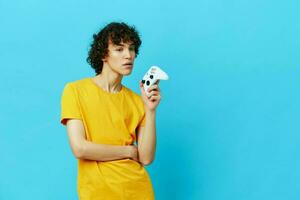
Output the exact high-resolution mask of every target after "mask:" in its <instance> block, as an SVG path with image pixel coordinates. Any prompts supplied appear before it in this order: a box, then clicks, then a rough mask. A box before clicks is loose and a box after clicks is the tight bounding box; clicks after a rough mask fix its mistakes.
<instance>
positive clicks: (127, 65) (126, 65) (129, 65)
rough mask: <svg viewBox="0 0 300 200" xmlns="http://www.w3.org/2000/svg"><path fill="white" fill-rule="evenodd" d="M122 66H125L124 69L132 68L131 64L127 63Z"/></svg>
mask: <svg viewBox="0 0 300 200" xmlns="http://www.w3.org/2000/svg"><path fill="white" fill-rule="evenodd" d="M123 66H125V67H132V66H133V63H131V62H128V63H125V64H123Z"/></svg>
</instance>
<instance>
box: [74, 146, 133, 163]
mask: <svg viewBox="0 0 300 200" xmlns="http://www.w3.org/2000/svg"><path fill="white" fill-rule="evenodd" d="M80 149H81V150H80V154H79V156H77V158H79V159H86V160H96V161H110V160H119V159H124V158H129V157H130V156H129V152H128V147H127V146H118V145H106V144H96V143H93V142H90V141H84V142H83V143H82V144H81V148H80Z"/></svg>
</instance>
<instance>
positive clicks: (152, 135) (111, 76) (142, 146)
mask: <svg viewBox="0 0 300 200" xmlns="http://www.w3.org/2000/svg"><path fill="white" fill-rule="evenodd" d="M108 50H109V52H108V56H107V57H106V58H104V59H103V69H102V72H101V74H99V75H97V76H95V77H92V80H93V81H94V82H95V83H96V84H97V85H98V86H99V87H101V88H102V89H104V90H106V91H107V92H111V93H116V92H119V91H120V90H121V88H122V84H121V82H122V78H123V76H127V75H130V74H131V72H132V70H133V66H134V60H135V57H136V54H135V51H134V46H133V45H132V44H131V43H121V44H120V45H114V44H113V43H111V42H109V46H108ZM128 62H130V63H132V65H129V66H128V65H124V64H125V63H128ZM139 87H140V91H141V97H142V100H143V102H144V108H145V117H146V124H145V126H144V127H138V129H137V146H135V145H129V146H118V145H104V144H96V143H93V142H90V141H87V140H86V138H85V132H84V126H83V123H82V121H81V120H78V119H69V120H68V121H67V132H68V137H69V142H70V146H71V148H72V151H73V153H74V155H75V157H77V158H79V159H89V160H97V161H110V160H118V159H124V158H130V159H133V160H135V161H137V162H140V163H141V164H143V165H150V164H151V163H152V162H153V160H154V157H155V149H156V123H155V120H156V108H157V106H158V105H159V102H160V100H161V95H160V89H159V86H158V85H153V86H152V87H150V88H149V89H148V91H149V92H150V94H151V95H150V96H149V97H148V96H147V95H146V94H145V92H144V89H143V84H142V82H141V81H140V83H139Z"/></svg>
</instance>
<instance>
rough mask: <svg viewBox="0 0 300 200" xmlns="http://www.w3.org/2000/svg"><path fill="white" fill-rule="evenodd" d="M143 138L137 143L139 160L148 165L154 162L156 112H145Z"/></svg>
mask: <svg viewBox="0 0 300 200" xmlns="http://www.w3.org/2000/svg"><path fill="white" fill-rule="evenodd" d="M145 117H146V124H145V129H144V132H143V133H142V134H143V137H142V138H141V140H140V141H139V143H138V151H139V160H140V161H141V162H142V163H144V164H146V165H148V164H150V163H151V162H152V161H153V160H154V156H155V149H156V122H155V120H156V112H155V111H146V116H145Z"/></svg>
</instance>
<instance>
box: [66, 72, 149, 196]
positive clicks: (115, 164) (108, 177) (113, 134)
mask: <svg viewBox="0 0 300 200" xmlns="http://www.w3.org/2000/svg"><path fill="white" fill-rule="evenodd" d="M68 119H81V120H82V122H83V124H84V127H85V133H86V138H87V140H89V141H92V142H94V143H98V144H111V145H130V144H133V143H134V141H135V140H136V130H137V128H138V127H139V126H144V124H145V111H144V105H143V101H142V99H141V97H140V96H139V95H138V94H136V93H135V92H133V91H132V90H130V89H128V88H127V87H125V86H122V89H121V91H119V92H118V93H109V92H107V91H105V90H103V89H102V88H101V87H99V86H98V85H96V83H94V81H93V80H92V79H91V78H83V79H81V80H77V81H74V82H69V83H67V84H66V85H65V88H64V91H63V94H62V98H61V123H62V124H64V125H66V122H67V120H68ZM77 190H78V195H79V198H80V200H104V199H107V200H114V199H116V200H121V199H124V200H125V199H130V200H135V199H137V200H142V199H145V200H150V199H151V200H153V199H154V192H153V188H152V183H151V180H150V177H149V175H148V173H147V171H146V170H145V168H144V166H143V165H141V164H140V163H138V162H136V161H134V160H132V159H121V160H113V161H103V162H102V161H101V162H99V161H93V160H84V159H78V176H77Z"/></svg>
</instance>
